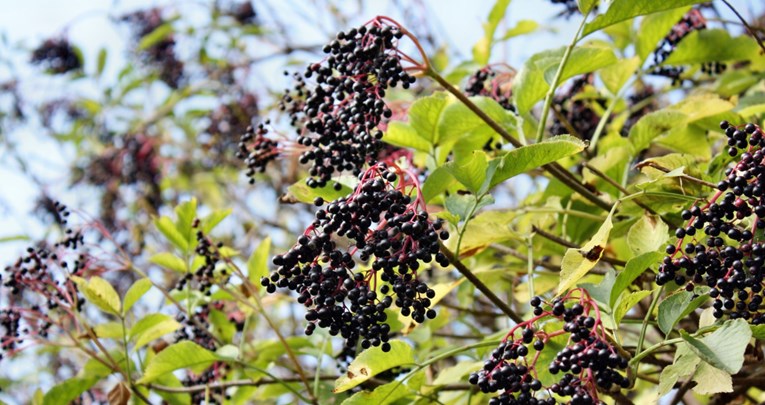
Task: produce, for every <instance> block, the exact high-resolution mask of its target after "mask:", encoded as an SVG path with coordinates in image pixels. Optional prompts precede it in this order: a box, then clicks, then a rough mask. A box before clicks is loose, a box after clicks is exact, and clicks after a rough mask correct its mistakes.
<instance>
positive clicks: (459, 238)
mask: <svg viewBox="0 0 765 405" xmlns="http://www.w3.org/2000/svg"><path fill="white" fill-rule="evenodd" d="M483 197H485V194H483V195H481V196H479V197H477V198H476V200H475V203H474V204H473V205H472V206H471V207H470V211H468V214H467V218H464V223H463V224H462V229H460V234H459V235H458V236H457V247H456V248H455V249H454V256H455V257H457V258H459V257H460V247H461V246H462V237H463V236H464V235H465V231H466V230H467V226H468V223H469V222H470V219H471V218H473V214H475V211H476V209H478V205H479V204H480V203H481V200H482V199H483Z"/></svg>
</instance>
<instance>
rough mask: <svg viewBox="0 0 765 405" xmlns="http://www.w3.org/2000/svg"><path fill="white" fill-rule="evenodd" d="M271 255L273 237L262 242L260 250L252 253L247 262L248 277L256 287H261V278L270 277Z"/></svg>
mask: <svg viewBox="0 0 765 405" xmlns="http://www.w3.org/2000/svg"><path fill="white" fill-rule="evenodd" d="M270 253H271V237H270V236H268V237H266V238H265V239H263V241H261V242H260V245H258V248H257V249H255V251H253V252H252V255H251V256H250V258H249V259H248V260H247V277H248V278H249V279H250V282H252V283H253V284H255V285H259V283H260V278H261V277H265V276H267V275H268V255H269V254H270Z"/></svg>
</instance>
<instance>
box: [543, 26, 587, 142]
mask: <svg viewBox="0 0 765 405" xmlns="http://www.w3.org/2000/svg"><path fill="white" fill-rule="evenodd" d="M589 15H590V13H589V12H588V13H587V14H585V15H584V17H583V18H582V22H581V24H579V28H578V29H577V30H576V34H574V38H573V39H572V40H571V43H570V44H568V46H567V47H566V50H565V51H564V52H563V57H562V58H561V60H560V65H558V71H557V72H555V78H553V81H552V83H550V89H549V90H547V96H546V97H545V103H544V105H543V106H542V116H541V117H539V126H537V142H542V139H544V136H545V125H546V124H547V114H549V113H550V105H552V101H553V97H555V89H557V88H558V83H559V82H560V79H561V77H562V76H563V69H564V68H565V67H566V63H567V62H568V59H569V58H570V57H571V51H572V50H573V49H574V47H575V46H576V43H577V42H578V41H579V35H581V34H582V30H583V29H584V25H585V24H586V23H587V16H589Z"/></svg>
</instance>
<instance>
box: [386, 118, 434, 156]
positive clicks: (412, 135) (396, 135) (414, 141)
mask: <svg viewBox="0 0 765 405" xmlns="http://www.w3.org/2000/svg"><path fill="white" fill-rule="evenodd" d="M382 140H383V142H385V143H389V144H391V145H395V146H400V147H402V148H412V149H415V150H419V151H421V152H430V150H431V149H432V148H433V145H432V144H431V143H430V141H429V140H428V139H424V138H422V137H421V136H420V135H419V133H418V132H417V131H416V130H415V129H414V128H413V127H412V126H411V125H409V124H407V123H405V122H400V121H393V122H391V123H390V124H388V129H387V130H386V131H385V135H384V136H383V139H382Z"/></svg>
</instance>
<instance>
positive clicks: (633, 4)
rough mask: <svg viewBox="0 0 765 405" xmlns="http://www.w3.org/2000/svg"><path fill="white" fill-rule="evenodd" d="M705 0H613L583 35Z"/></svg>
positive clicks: (586, 28)
mask: <svg viewBox="0 0 765 405" xmlns="http://www.w3.org/2000/svg"><path fill="white" fill-rule="evenodd" d="M703 2H704V0H662V1H635V0H614V1H612V2H611V5H609V6H608V10H607V11H606V12H605V13H604V14H601V15H599V16H597V17H596V18H595V19H593V20H592V21H591V22H589V23H588V24H587V25H586V26H585V27H584V32H583V33H582V36H583V37H584V36H586V35H589V34H591V33H593V32H595V31H598V30H600V29H603V28H605V27H608V26H610V25H614V24H616V23H619V22H622V21H625V20H629V19H631V18H634V17H637V16H641V15H647V14H652V13H656V12H659V11H665V10H670V9H673V8H677V7H683V6H690V5H693V4H697V3H703ZM665 34H666V33H662V36H664V35H665Z"/></svg>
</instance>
